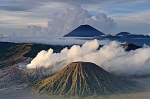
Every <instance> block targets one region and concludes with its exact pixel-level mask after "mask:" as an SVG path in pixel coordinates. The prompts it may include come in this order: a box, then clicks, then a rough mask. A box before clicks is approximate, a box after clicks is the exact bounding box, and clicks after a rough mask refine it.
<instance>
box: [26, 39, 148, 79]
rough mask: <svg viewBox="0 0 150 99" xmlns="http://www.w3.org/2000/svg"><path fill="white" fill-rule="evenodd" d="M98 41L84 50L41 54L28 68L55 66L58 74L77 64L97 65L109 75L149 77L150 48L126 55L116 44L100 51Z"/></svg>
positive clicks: (145, 47)
mask: <svg viewBox="0 0 150 99" xmlns="http://www.w3.org/2000/svg"><path fill="white" fill-rule="evenodd" d="M98 47H99V42H98V41H97V40H93V41H87V42H86V43H84V44H83V45H82V46H81V47H80V46H78V45H74V46H72V47H71V48H70V49H68V48H64V49H63V50H62V51H61V52H60V53H53V49H49V50H48V51H45V50H43V51H41V52H39V53H38V55H37V56H36V57H35V58H34V59H33V60H32V61H31V63H30V64H28V65H27V68H39V67H41V66H44V67H49V66H53V69H54V71H55V72H57V71H59V70H61V69H62V68H64V67H65V66H66V65H67V64H69V63H71V62H75V61H85V62H93V63H96V64H97V65H99V66H100V67H102V68H103V69H105V70H106V71H108V72H111V73H115V74H118V75H128V76H133V75H147V74H150V72H149V71H150V66H149V65H150V47H148V46H143V48H140V49H137V50H132V51H129V52H127V51H125V49H124V48H123V47H122V46H120V43H119V42H116V41H112V42H111V43H110V44H107V45H105V46H103V47H102V48H100V49H99V50H97V48H98Z"/></svg>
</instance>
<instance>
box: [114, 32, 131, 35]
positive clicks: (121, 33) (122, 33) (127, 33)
mask: <svg viewBox="0 0 150 99" xmlns="http://www.w3.org/2000/svg"><path fill="white" fill-rule="evenodd" d="M130 34H131V33H129V32H120V33H118V34H116V36H128V35H130Z"/></svg>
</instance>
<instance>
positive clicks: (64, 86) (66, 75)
mask: <svg viewBox="0 0 150 99" xmlns="http://www.w3.org/2000/svg"><path fill="white" fill-rule="evenodd" d="M133 85H134V84H133V83H132V82H130V81H126V80H123V79H121V78H118V77H115V76H113V75H111V74H110V73H108V72H107V71H105V70H104V69H102V68H101V67H99V66H97V65H96V64H94V63H90V62H73V63H70V64H69V65H67V66H66V67H65V68H64V69H62V70H61V71H59V72H58V73H56V74H55V75H53V76H51V77H48V78H45V79H41V80H37V81H35V82H33V83H31V84H30V85H28V88H29V89H30V90H31V91H34V92H36V93H43V94H49V95H65V96H83V97H85V96H92V95H95V94H96V95H103V94H107V93H108V94H109V93H114V92H120V91H124V90H126V91H127V90H130V89H132V87H133Z"/></svg>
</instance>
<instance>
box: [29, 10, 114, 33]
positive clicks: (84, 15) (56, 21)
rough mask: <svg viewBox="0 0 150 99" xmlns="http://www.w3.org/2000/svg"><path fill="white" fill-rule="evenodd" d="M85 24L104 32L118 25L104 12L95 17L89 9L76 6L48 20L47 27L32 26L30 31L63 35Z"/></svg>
mask: <svg viewBox="0 0 150 99" xmlns="http://www.w3.org/2000/svg"><path fill="white" fill-rule="evenodd" d="M83 24H89V25H91V26H93V27H95V28H96V29H98V30H100V31H102V32H104V33H105V32H106V33H107V32H108V31H109V30H111V29H113V28H114V27H115V26H116V23H115V22H114V21H113V19H111V18H109V17H107V16H106V15H105V14H104V13H99V14H98V15H96V16H95V19H93V18H92V16H91V15H90V14H89V13H88V11H87V10H84V9H82V8H81V7H75V9H69V8H68V9H66V10H65V11H64V12H62V13H60V14H58V15H57V16H55V17H53V18H52V19H51V20H50V21H49V22H48V26H47V28H42V27H40V26H30V28H29V30H30V32H29V33H30V34H33V35H36V34H40V35H41V36H45V35H46V36H63V35H65V34H67V33H69V32H70V31H72V30H73V29H75V28H76V27H78V26H80V25H83ZM34 33H35V34H34Z"/></svg>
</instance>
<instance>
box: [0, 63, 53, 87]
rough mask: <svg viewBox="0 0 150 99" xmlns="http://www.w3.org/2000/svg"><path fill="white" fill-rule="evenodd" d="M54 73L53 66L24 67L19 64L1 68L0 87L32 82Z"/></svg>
mask: <svg viewBox="0 0 150 99" xmlns="http://www.w3.org/2000/svg"><path fill="white" fill-rule="evenodd" d="M52 74H53V72H52V68H42V67H41V68H36V69H24V68H20V67H18V66H17V65H12V66H7V67H6V68H3V69H0V88H6V87H10V86H15V85H19V84H23V83H25V84H27V83H31V82H33V81H35V80H37V79H41V78H45V77H49V76H51V75H52Z"/></svg>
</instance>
